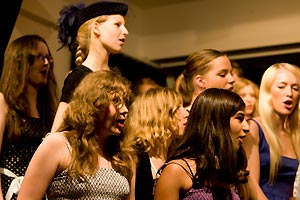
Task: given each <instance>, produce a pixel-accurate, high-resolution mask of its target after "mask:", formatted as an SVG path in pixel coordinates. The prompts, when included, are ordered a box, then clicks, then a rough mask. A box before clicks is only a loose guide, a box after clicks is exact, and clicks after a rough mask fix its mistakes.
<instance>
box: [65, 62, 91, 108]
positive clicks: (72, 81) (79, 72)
mask: <svg viewBox="0 0 300 200" xmlns="http://www.w3.org/2000/svg"><path fill="white" fill-rule="evenodd" d="M92 72H93V71H92V70H91V69H90V68H88V67H86V66H84V65H81V66H79V67H76V68H75V69H73V70H72V71H71V72H70V73H69V74H68V76H67V77H66V79H65V80H64V85H63V88H62V92H61V97H60V102H65V103H69V102H70V100H71V98H72V96H73V93H74V90H75V89H76V87H77V86H78V85H79V83H80V82H81V80H82V79H83V78H84V77H85V76H86V75H88V74H89V73H92Z"/></svg>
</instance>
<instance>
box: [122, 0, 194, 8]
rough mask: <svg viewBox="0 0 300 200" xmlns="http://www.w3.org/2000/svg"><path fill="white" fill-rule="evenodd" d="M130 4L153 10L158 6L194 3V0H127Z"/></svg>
mask: <svg viewBox="0 0 300 200" xmlns="http://www.w3.org/2000/svg"><path fill="white" fill-rule="evenodd" d="M127 1H128V2H130V3H133V4H134V5H136V6H138V7H140V8H142V9H148V8H154V7H159V6H166V5H170V4H178V3H186V2H188V1H196V0H184V1H183V0H127Z"/></svg>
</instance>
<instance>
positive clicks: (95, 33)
mask: <svg viewBox="0 0 300 200" xmlns="http://www.w3.org/2000/svg"><path fill="white" fill-rule="evenodd" d="M127 10H128V5H127V4H125V3H121V2H114V1H97V2H95V3H93V4H90V5H88V6H85V5H84V4H82V3H81V4H76V5H70V6H67V7H65V8H63V9H62V10H61V11H60V19H59V27H60V29H59V40H60V42H61V44H62V47H69V50H70V51H71V52H72V53H73V55H74V56H75V64H76V67H75V68H74V69H73V70H72V71H71V72H70V73H69V74H68V76H67V77H66V79H65V81H64V85H63V88H62V92H61V97H60V103H59V106H58V109H57V112H56V115H55V119H54V123H53V126H52V132H54V131H55V130H56V129H57V128H58V126H59V125H60V123H61V121H62V115H63V112H64V111H65V110H66V108H67V106H68V103H69V101H70V99H71V98H72V95H73V92H74V90H75V88H76V87H77V85H78V84H79V83H80V81H81V80H82V79H83V77H85V76H86V75H87V74H89V73H91V72H95V71H99V70H110V67H109V66H108V58H109V55H110V54H112V53H118V52H120V51H121V49H122V47H123V45H124V43H125V41H126V37H127V35H128V30H127V28H126V27H125V16H126V14H127Z"/></svg>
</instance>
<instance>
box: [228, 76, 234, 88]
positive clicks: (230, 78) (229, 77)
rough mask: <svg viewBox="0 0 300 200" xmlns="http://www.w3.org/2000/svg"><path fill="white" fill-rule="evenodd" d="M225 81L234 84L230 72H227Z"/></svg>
mask: <svg viewBox="0 0 300 200" xmlns="http://www.w3.org/2000/svg"><path fill="white" fill-rule="evenodd" d="M227 82H228V83H229V84H231V85H233V84H234V78H233V76H232V73H228V77H227Z"/></svg>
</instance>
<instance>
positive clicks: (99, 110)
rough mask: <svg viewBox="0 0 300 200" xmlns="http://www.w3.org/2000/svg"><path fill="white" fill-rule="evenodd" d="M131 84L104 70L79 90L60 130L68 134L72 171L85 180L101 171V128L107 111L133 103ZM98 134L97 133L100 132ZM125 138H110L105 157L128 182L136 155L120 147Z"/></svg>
mask: <svg viewBox="0 0 300 200" xmlns="http://www.w3.org/2000/svg"><path fill="white" fill-rule="evenodd" d="M130 91H131V90H130V83H129V81H128V80H127V79H126V78H124V77H122V76H121V75H120V74H119V73H116V72H113V71H106V70H101V71H97V72H93V73H90V74H88V75H87V76H86V77H85V78H84V79H83V80H82V81H81V83H80V84H79V86H78V87H77V88H76V90H75V92H74V95H73V98H72V100H71V102H70V103H69V106H68V108H67V110H66V111H65V114H64V120H63V123H62V125H61V127H60V128H59V129H58V131H64V133H65V136H66V138H67V140H68V141H69V143H70V145H71V148H72V153H71V163H70V166H69V167H68V172H69V174H70V175H71V176H74V177H76V178H80V179H84V178H85V174H94V173H95V172H96V170H97V169H98V155H99V150H100V146H99V144H98V142H97V141H98V134H99V129H100V130H101V125H103V123H105V120H106V113H107V109H108V107H109V106H110V105H111V104H114V105H115V106H116V107H117V106H119V105H120V104H123V103H124V102H126V101H128V100H129V95H130ZM96 132H97V133H96ZM123 137H124V135H123V134H121V135H118V136H110V138H109V140H108V143H107V144H105V147H104V148H105V152H104V153H105V155H107V156H108V157H109V159H110V160H111V162H112V167H113V168H114V169H115V170H116V171H118V172H120V173H121V174H122V175H124V176H125V177H126V178H127V179H128V180H130V178H131V176H132V165H133V164H132V160H133V159H134V154H133V153H132V152H133V151H131V149H130V148H127V149H122V148H120V143H121V141H122V139H123Z"/></svg>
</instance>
